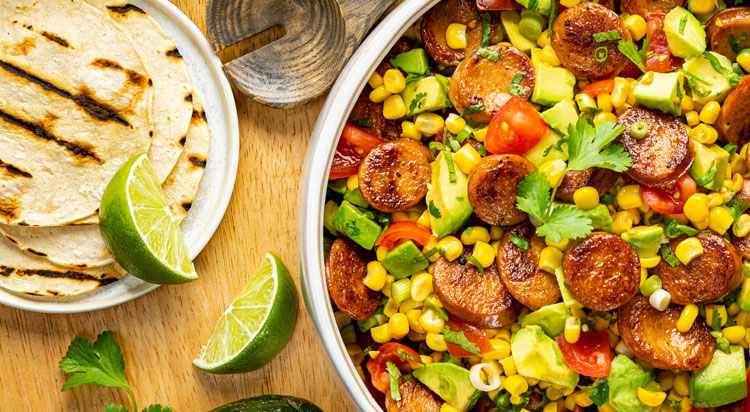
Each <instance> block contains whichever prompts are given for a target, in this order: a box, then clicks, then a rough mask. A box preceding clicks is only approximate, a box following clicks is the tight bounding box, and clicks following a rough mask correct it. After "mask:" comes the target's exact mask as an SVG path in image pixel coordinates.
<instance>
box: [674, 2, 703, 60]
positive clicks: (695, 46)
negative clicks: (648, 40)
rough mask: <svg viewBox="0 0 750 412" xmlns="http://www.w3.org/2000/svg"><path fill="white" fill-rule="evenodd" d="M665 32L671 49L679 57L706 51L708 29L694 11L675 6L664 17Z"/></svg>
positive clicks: (687, 56)
mask: <svg viewBox="0 0 750 412" xmlns="http://www.w3.org/2000/svg"><path fill="white" fill-rule="evenodd" d="M664 34H666V35H667V42H668V43H669V51H670V52H672V54H674V55H675V56H677V57H682V58H683V59H689V58H691V57H693V56H697V55H699V54H701V53H703V52H704V51H706V31H705V30H703V27H702V26H701V23H700V22H699V21H698V19H696V18H695V16H693V13H690V12H689V11H687V10H685V9H683V8H682V7H675V8H673V9H672V10H671V11H670V12H669V13H667V16H666V17H664Z"/></svg>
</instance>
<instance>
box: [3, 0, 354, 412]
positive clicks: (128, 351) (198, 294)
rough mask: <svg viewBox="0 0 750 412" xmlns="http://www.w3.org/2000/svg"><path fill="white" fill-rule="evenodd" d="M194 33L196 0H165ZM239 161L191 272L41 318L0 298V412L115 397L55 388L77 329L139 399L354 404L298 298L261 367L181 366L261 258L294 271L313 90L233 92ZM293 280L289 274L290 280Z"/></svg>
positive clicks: (60, 409)
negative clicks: (228, 196)
mask: <svg viewBox="0 0 750 412" xmlns="http://www.w3.org/2000/svg"><path fill="white" fill-rule="evenodd" d="M174 2H175V4H176V5H177V6H178V7H179V8H180V9H181V10H182V11H183V12H185V13H186V14H187V15H188V17H190V18H191V19H192V20H193V21H194V22H195V23H196V24H197V25H198V27H199V28H200V29H201V30H203V31H204V32H205V18H204V17H205V0H174ZM280 35H281V30H280V29H274V30H271V31H270V32H266V33H263V34H261V35H258V36H256V37H254V38H252V39H250V40H249V41H245V42H243V43H240V44H239V45H237V46H234V47H233V48H230V49H228V50H226V51H225V52H223V53H222V54H220V57H221V58H222V61H227V60H229V59H231V58H232V56H239V55H242V54H244V53H245V52H247V51H250V50H254V49H256V48H258V47H260V46H262V45H263V44H265V43H267V42H268V41H269V40H270V39H272V38H276V37H278V36H280ZM235 99H237V111H238V114H239V120H240V130H241V142H240V166H239V173H238V176H237V184H236V186H235V191H234V195H233V197H232V201H231V203H230V204H229V209H228V211H227V214H226V216H225V218H224V221H223V222H222V224H221V226H219V229H218V231H217V232H216V235H215V236H214V238H213V239H212V240H211V242H210V243H209V244H208V246H207V247H206V249H205V250H204V251H203V253H202V254H201V255H200V256H199V257H198V259H197V260H196V267H197V270H198V273H199V274H200V276H201V277H200V279H199V280H197V281H195V282H192V283H189V284H187V285H180V286H162V287H160V288H158V289H156V290H155V291H153V292H151V293H149V294H148V295H146V296H143V297H141V298H139V299H136V300H135V301H131V302H128V303H126V304H123V305H120V306H118V307H115V308H110V309H105V310H101V311H98V312H93V313H85V314H77V315H45V314H39V313H31V312H24V311H21V310H17V309H12V308H8V307H5V306H0V411H3V412H25V411H35V412H46V411H50V412H53V411H54V412H68V411H76V412H77V411H81V412H88V411H102V410H103V408H104V406H105V405H109V404H111V403H117V404H123V405H126V406H127V407H128V408H129V409H130V408H131V405H130V401H129V399H128V397H127V395H126V394H125V392H124V391H120V390H114V389H107V388H100V387H98V386H92V385H87V386H84V387H81V388H78V389H72V390H69V391H66V392H60V387H61V386H62V384H63V382H64V381H65V375H64V374H63V373H62V372H61V371H60V369H59V368H58V362H59V361H60V359H61V358H62V357H63V355H64V354H65V352H66V350H67V345H68V344H69V343H70V341H71V340H72V339H73V337H74V336H75V335H77V334H80V335H82V336H86V337H88V338H89V339H93V338H95V337H96V335H97V334H99V333H101V332H102V331H105V330H110V331H113V332H114V333H115V335H116V337H117V339H118V340H119V342H120V344H121V345H122V349H123V352H124V353H125V368H126V374H127V379H128V381H129V382H130V385H131V388H132V389H133V392H134V393H135V396H136V398H137V400H138V404H139V406H140V407H141V408H143V407H145V406H147V405H148V404H150V403H157V402H158V403H161V404H162V405H168V406H171V407H173V408H174V409H175V411H180V412H190V411H196V412H200V411H208V410H210V409H212V408H214V407H217V406H219V405H223V404H225V403H227V402H230V401H234V400H237V399H241V398H245V397H249V396H254V395H261V394H287V395H295V396H299V397H303V398H307V399H310V400H312V401H314V402H315V403H316V404H318V405H319V406H320V407H321V408H322V409H323V410H325V411H327V412H334V411H335V412H348V411H355V410H356V409H355V408H354V406H353V405H352V403H351V401H350V400H349V399H348V397H347V396H346V394H345V393H344V388H343V386H342V384H341V383H340V382H339V381H338V378H337V377H336V376H335V373H334V371H333V367H332V366H331V364H330V362H329V360H328V359H327V356H326V355H325V353H324V350H323V347H322V345H321V344H320V343H319V342H318V338H317V336H316V332H315V330H314V327H313V324H312V321H311V319H310V316H309V315H308V313H307V312H306V311H305V309H304V305H303V302H302V297H301V296H300V313H299V317H298V321H297V327H296V330H295V332H294V335H293V336H292V339H291V341H290V342H289V345H288V346H287V347H286V348H285V349H284V350H283V351H282V352H281V353H280V354H279V356H277V357H276V358H275V359H274V360H273V361H272V362H271V363H270V364H269V365H266V366H265V367H264V368H262V369H260V370H258V371H255V372H251V373H246V374H238V375H211V374H208V373H204V372H202V371H200V370H198V369H196V368H194V367H193V366H192V364H191V362H192V360H193V359H194V358H195V357H196V355H197V354H198V352H199V351H200V349H201V347H202V345H204V344H205V343H206V341H207V340H208V338H209V336H210V335H211V332H212V331H213V328H214V326H215V324H216V321H217V319H218V318H219V316H220V315H221V313H222V312H223V311H224V310H225V309H226V307H227V306H228V305H229V304H230V302H231V301H232V300H233V298H234V297H235V295H236V294H237V293H238V292H239V291H240V290H241V289H242V288H243V287H244V286H245V284H247V282H248V281H249V280H250V277H251V276H252V274H253V273H254V271H255V268H256V267H257V266H258V265H259V263H260V261H261V259H262V258H263V255H264V254H265V253H266V252H267V251H269V250H271V251H273V252H275V253H277V254H278V255H279V256H280V257H281V258H282V260H283V261H284V262H285V263H286V265H287V266H288V267H289V269H290V271H291V272H292V274H293V276H294V277H295V278H296V279H297V280H299V275H300V273H299V267H300V262H299V252H298V250H297V236H296V235H297V233H296V220H297V219H298V218H305V217H304V216H298V214H297V186H298V184H299V177H300V171H301V169H302V162H303V160H304V156H305V151H306V149H307V142H308V140H309V137H310V133H311V131H312V127H313V125H314V123H315V120H316V118H317V116H318V112H319V111H320V108H321V105H322V103H323V100H324V97H323V98H320V99H317V100H316V101H314V102H313V103H311V104H309V105H307V106H304V107H302V108H299V109H294V110H288V111H283V110H278V109H270V108H267V107H265V106H261V105H259V104H256V103H254V102H252V101H250V100H249V99H248V98H246V97H244V96H243V95H240V94H238V93H236V92H235ZM298 284H299V283H298Z"/></svg>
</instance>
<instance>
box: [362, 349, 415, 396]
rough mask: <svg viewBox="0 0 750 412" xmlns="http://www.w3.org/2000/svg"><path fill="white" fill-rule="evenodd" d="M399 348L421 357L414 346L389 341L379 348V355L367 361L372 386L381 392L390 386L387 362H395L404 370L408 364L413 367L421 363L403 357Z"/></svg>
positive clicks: (408, 353)
mask: <svg viewBox="0 0 750 412" xmlns="http://www.w3.org/2000/svg"><path fill="white" fill-rule="evenodd" d="M399 349H402V350H403V351H404V353H406V354H407V355H410V356H414V357H415V358H417V359H419V354H418V353H417V352H415V351H414V350H413V349H412V348H410V347H408V346H406V345H402V344H400V343H397V342H388V343H385V344H383V345H381V346H380V347H379V348H378V352H380V353H379V354H378V356H376V357H375V358H374V359H370V360H369V361H367V365H366V367H367V370H368V371H369V372H370V376H371V378H372V386H374V387H375V388H376V389H377V390H379V391H381V392H385V391H387V390H388V388H390V383H391V381H390V378H389V376H388V369H387V368H386V363H387V362H393V364H394V365H396V367H397V368H399V370H401V371H402V372H403V371H404V369H405V368H406V366H407V365H408V366H410V367H412V368H414V367H416V366H418V365H419V364H418V363H417V362H414V361H411V360H407V359H402V358H401V357H400V356H399V354H398V350H399Z"/></svg>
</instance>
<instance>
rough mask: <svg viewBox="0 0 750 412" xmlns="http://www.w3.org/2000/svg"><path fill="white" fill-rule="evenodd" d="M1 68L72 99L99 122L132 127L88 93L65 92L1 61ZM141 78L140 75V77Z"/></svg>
mask: <svg viewBox="0 0 750 412" xmlns="http://www.w3.org/2000/svg"><path fill="white" fill-rule="evenodd" d="M0 68H2V69H5V70H6V71H8V72H10V73H12V74H14V75H16V76H19V77H22V78H24V79H26V80H28V81H31V82H33V83H36V84H37V85H39V86H40V87H42V88H43V89H45V90H48V91H51V92H53V93H56V94H58V95H60V96H62V97H64V98H66V99H70V100H72V101H73V102H75V104H77V105H78V106H80V107H82V108H83V109H84V110H85V111H86V112H87V113H89V114H90V115H92V116H94V117H96V118H97V119H99V120H105V121H107V120H111V121H114V122H117V123H120V124H122V125H123V126H128V127H130V123H129V122H128V121H127V120H126V119H125V118H124V117H123V116H122V115H120V114H119V113H117V111H116V110H115V109H113V108H111V107H109V106H108V105H106V104H104V103H100V102H97V101H96V100H94V99H93V98H92V97H90V96H87V93H81V94H80V95H74V94H72V93H71V92H69V91H67V90H64V89H62V88H60V87H57V86H55V85H54V84H52V83H50V82H49V81H47V80H44V79H42V78H41V77H39V76H35V75H33V74H31V73H29V72H27V71H26V70H24V69H22V68H20V67H18V66H15V65H12V64H10V63H8V62H6V61H3V60H0ZM139 76H140V75H139Z"/></svg>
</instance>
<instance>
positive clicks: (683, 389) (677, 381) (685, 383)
mask: <svg viewBox="0 0 750 412" xmlns="http://www.w3.org/2000/svg"><path fill="white" fill-rule="evenodd" d="M674 390H675V392H677V394H679V395H680V396H688V395H689V394H690V374H689V373H687V372H680V373H678V374H677V375H675V377H674Z"/></svg>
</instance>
